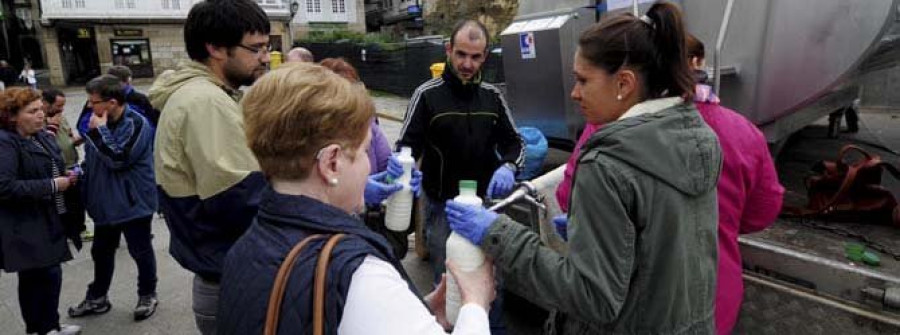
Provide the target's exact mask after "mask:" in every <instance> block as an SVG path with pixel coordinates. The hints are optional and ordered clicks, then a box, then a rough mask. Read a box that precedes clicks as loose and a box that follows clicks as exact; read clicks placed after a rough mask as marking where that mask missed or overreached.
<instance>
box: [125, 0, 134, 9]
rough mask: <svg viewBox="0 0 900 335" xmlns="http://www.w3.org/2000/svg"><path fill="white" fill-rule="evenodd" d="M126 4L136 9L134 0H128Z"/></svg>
mask: <svg viewBox="0 0 900 335" xmlns="http://www.w3.org/2000/svg"><path fill="white" fill-rule="evenodd" d="M125 5H126V6H127V7H128V8H131V9H134V7H135V6H134V0H127V1H125Z"/></svg>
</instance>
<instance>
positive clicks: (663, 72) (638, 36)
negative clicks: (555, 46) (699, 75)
mask: <svg viewBox="0 0 900 335" xmlns="http://www.w3.org/2000/svg"><path fill="white" fill-rule="evenodd" d="M681 17H682V14H681V9H679V8H678V6H676V5H674V4H672V3H671V2H668V1H657V2H656V3H654V4H653V6H652V7H650V10H649V11H647V14H646V15H644V16H643V17H641V18H637V17H635V16H633V15H631V14H622V15H619V16H616V17H612V18H610V19H608V20H606V21H604V22H601V23H600V24H598V25H594V26H593V27H591V28H589V29H588V30H587V31H585V32H584V33H583V34H582V35H581V38H579V40H578V46H579V49H580V53H581V57H584V59H586V60H588V61H589V62H590V63H591V64H593V65H595V66H597V67H600V68H602V69H604V70H606V71H607V72H609V73H616V72H617V71H619V70H620V69H622V68H623V67H627V68H629V69H631V70H633V71H635V72H636V73H637V74H638V76H639V81H641V83H642V84H643V88H644V96H643V97H642V100H646V99H657V98H663V97H682V98H684V99H685V100H687V101H691V99H693V95H694V78H693V75H692V72H691V69H690V66H689V61H688V58H687V49H686V46H685V36H686V33H685V28H684V23H683V22H682V19H681Z"/></svg>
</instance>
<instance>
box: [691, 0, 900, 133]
mask: <svg viewBox="0 0 900 335" xmlns="http://www.w3.org/2000/svg"><path fill="white" fill-rule="evenodd" d="M726 3H727V0H684V1H682V8H683V9H684V12H685V21H686V24H687V26H688V30H689V31H690V32H692V33H693V34H695V35H696V36H698V37H699V38H700V39H701V40H702V41H704V42H705V44H706V47H707V60H708V61H709V60H711V59H712V58H711V56H712V55H713V51H714V48H715V44H716V40H717V37H718V34H719V31H720V27H721V24H722V22H723V20H724V18H725V17H724V15H723V13H724V12H725V7H726ZM730 20H731V22H730V24H729V28H728V30H727V33H726V36H725V38H724V40H723V41H724V43H723V45H722V50H721V55H720V66H721V67H722V68H725V69H727V71H726V75H725V76H723V77H722V84H721V92H720V96H721V97H722V101H723V104H724V105H726V106H729V107H731V108H733V109H735V110H737V111H739V112H740V113H742V114H744V115H745V116H747V117H748V118H749V119H750V120H751V121H753V122H754V123H756V124H757V125H759V126H760V127H761V128H762V129H763V130H764V131H765V133H766V136H767V137H768V138H769V140H770V142H775V141H778V140H781V139H783V138H786V137H787V136H788V135H790V134H791V133H793V132H794V131H796V130H798V129H800V128H802V127H804V126H806V125H807V124H809V123H811V122H812V121H814V120H816V119H818V118H820V117H822V116H823V115H825V114H827V113H829V112H831V111H833V110H834V109H836V108H839V107H841V106H847V105H849V104H850V103H851V102H852V101H853V99H855V98H856V97H857V95H858V86H857V84H858V81H857V80H856V79H858V78H859V77H860V75H862V74H865V73H867V72H870V71H874V70H877V69H882V68H885V67H890V66H895V65H896V64H897V63H898V60H900V57H898V52H900V46H898V42H897V33H898V31H900V1H897V0H767V1H734V8H733V9H732V13H731V17H730Z"/></svg>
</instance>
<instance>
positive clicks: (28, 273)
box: [19, 264, 62, 334]
mask: <svg viewBox="0 0 900 335" xmlns="http://www.w3.org/2000/svg"><path fill="white" fill-rule="evenodd" d="M61 287H62V269H61V268H60V267H59V264H57V265H53V266H50V267H46V268H40V269H31V270H24V271H19V308H20V309H21V310H22V318H23V319H25V332H26V333H29V334H30V333H38V334H45V333H48V332H50V331H51V330H55V329H58V328H59V314H58V313H57V312H56V311H57V309H58V308H59V292H60V288H61Z"/></svg>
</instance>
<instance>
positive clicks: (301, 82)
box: [218, 63, 493, 334]
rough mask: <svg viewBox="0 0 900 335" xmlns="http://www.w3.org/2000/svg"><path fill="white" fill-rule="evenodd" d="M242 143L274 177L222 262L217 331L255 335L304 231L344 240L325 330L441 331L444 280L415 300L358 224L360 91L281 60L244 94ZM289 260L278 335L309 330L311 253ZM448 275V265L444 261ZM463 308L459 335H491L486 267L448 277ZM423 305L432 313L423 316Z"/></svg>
mask: <svg viewBox="0 0 900 335" xmlns="http://www.w3.org/2000/svg"><path fill="white" fill-rule="evenodd" d="M242 103H243V106H244V117H245V127H246V132H247V141H248V143H249V146H250V149H251V150H252V151H253V153H254V155H255V156H256V158H257V160H258V161H259V164H260V167H261V169H262V171H263V173H264V174H265V175H266V177H267V178H268V180H269V182H270V188H269V189H267V190H266V191H264V194H263V198H262V200H261V203H260V209H259V214H258V216H257V219H256V221H255V222H254V223H253V225H252V226H251V227H250V229H248V230H247V232H246V233H245V234H244V235H243V236H242V237H241V238H240V239H239V240H238V241H237V243H235V245H234V246H233V247H232V248H231V250H230V251H229V252H228V256H227V257H226V259H225V264H224V274H223V278H222V283H223V286H222V291H221V297H220V299H221V300H220V304H219V315H220V316H221V317H220V318H219V319H218V320H219V324H218V329H219V330H220V334H259V333H261V332H262V330H263V327H264V324H265V321H266V306H267V304H268V299H267V298H268V297H269V293H270V291H271V290H272V283H273V281H274V278H275V276H276V272H277V271H278V268H279V266H280V265H281V263H282V261H283V260H284V258H285V256H286V254H287V253H288V251H289V250H290V249H291V248H292V247H293V246H294V245H296V244H297V243H298V242H300V241H301V240H303V239H304V238H305V237H307V236H309V235H311V234H327V235H330V234H337V233H343V234H346V235H347V237H345V238H344V239H343V240H342V241H341V242H340V243H339V244H338V245H337V247H336V248H335V249H334V251H333V252H332V258H331V263H330V266H329V268H328V282H327V284H326V288H325V290H326V292H327V294H326V301H325V311H326V312H325V314H326V315H325V327H326V329H325V331H326V333H328V334H335V333H339V334H444V333H445V330H444V328H443V327H442V324H443V323H439V321H438V320H442V319H443V317H444V315H443V305H444V299H443V295H444V290H445V287H444V285H443V283H442V284H441V285H439V287H438V289H437V290H436V291H435V292H433V293H432V294H431V295H429V296H427V297H425V298H424V299H420V298H419V296H418V295H417V293H416V291H415V288H414V286H413V285H412V283H411V282H410V281H409V277H408V276H407V275H406V273H405V271H404V270H403V267H402V266H401V264H400V261H399V260H398V259H397V258H396V257H395V256H393V254H392V252H391V249H390V246H389V244H388V243H387V241H385V239H384V238H383V237H382V236H380V235H378V234H376V233H374V232H372V231H371V230H369V229H368V228H366V226H365V225H364V224H363V222H362V221H361V220H360V219H359V217H358V216H357V213H359V212H360V211H362V210H363V208H364V205H363V193H364V189H365V188H366V184H367V182H368V181H367V179H369V178H372V177H369V176H368V175H369V169H370V166H369V159H368V155H367V154H366V148H367V147H368V146H369V141H370V137H371V135H370V134H371V131H370V129H369V126H370V124H371V119H372V117H373V109H374V105H373V103H372V101H371V99H370V98H369V97H368V95H367V92H366V91H365V88H364V87H363V86H362V85H355V84H352V83H351V82H349V81H347V80H345V79H343V78H341V77H340V76H338V75H337V74H335V73H333V72H332V71H330V70H328V69H326V68H324V67H321V66H318V65H311V64H305V63H300V64H290V65H285V66H283V67H281V68H279V69H277V70H275V71H272V72H271V73H269V74H267V75H266V76H264V77H262V78H261V79H260V80H259V81H257V83H256V84H255V85H254V87H253V88H252V89H251V91H250V92H249V93H248V94H247V96H245V97H244V100H243V102H242ZM322 244H323V242H322V241H321V240H319V241H318V242H314V243H313V244H312V245H310V246H308V247H306V248H305V249H304V250H303V252H302V253H301V254H300V255H299V257H298V258H297V259H298V261H297V262H296V264H295V265H294V271H293V272H292V273H291V276H290V279H289V281H288V284H287V285H288V286H287V288H286V289H285V297H284V304H283V306H282V310H281V314H280V315H281V321H280V324H279V332H280V333H283V334H287V333H309V332H310V329H311V325H312V311H311V308H310V306H311V304H312V296H311V291H312V290H311V289H310V287H312V279H313V274H314V272H315V271H314V268H315V266H316V264H315V262H316V258H317V256H316V254H315V253H318V250H319V249H321V245H322ZM450 265H451V269H455V267H454V266H453V264H452V263H451V264H450ZM455 274H456V277H455V278H456V279H457V280H458V283H459V284H460V286H461V287H462V295H463V300H464V303H465V305H464V306H463V308H462V311H461V314H460V317H459V319H458V321H457V323H456V328H455V330H454V331H455V332H456V333H469V334H471V333H480V334H487V333H488V319H487V312H486V310H487V308H488V306H489V305H490V302H491V300H493V277H492V274H491V272H490V264H487V263H486V265H484V266H482V267H481V268H479V269H478V270H476V271H475V272H473V273H465V274H462V273H456V272H455ZM429 308H430V309H431V310H432V311H434V312H435V313H436V315H432V314H431V313H429Z"/></svg>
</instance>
